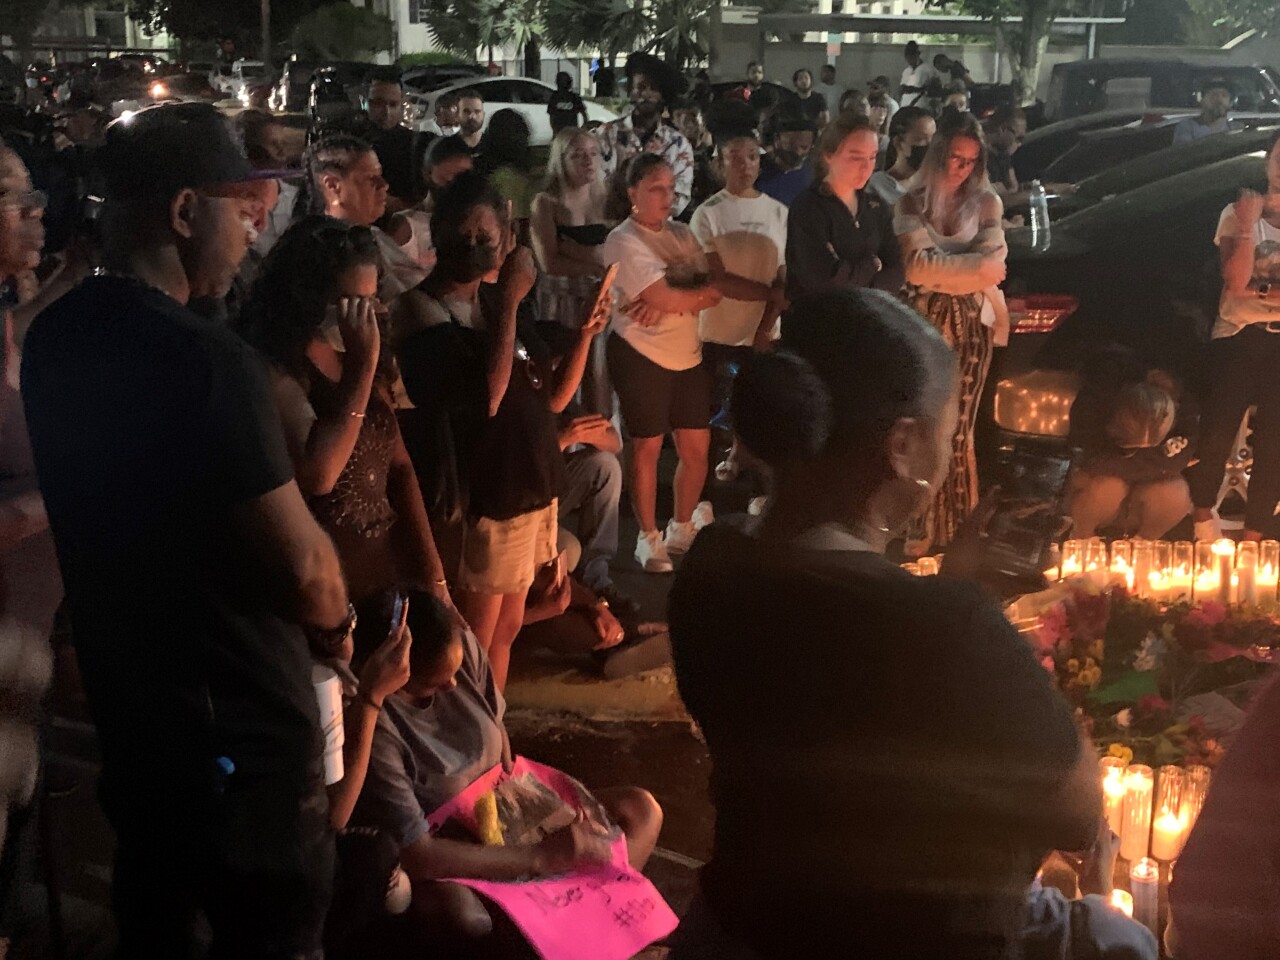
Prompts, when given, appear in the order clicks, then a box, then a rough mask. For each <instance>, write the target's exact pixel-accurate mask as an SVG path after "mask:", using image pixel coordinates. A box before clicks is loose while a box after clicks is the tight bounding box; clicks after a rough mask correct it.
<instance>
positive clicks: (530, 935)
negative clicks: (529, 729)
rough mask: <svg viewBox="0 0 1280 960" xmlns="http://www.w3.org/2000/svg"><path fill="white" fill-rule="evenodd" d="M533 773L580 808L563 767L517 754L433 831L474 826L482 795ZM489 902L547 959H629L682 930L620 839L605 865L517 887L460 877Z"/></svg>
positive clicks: (442, 812)
mask: <svg viewBox="0 0 1280 960" xmlns="http://www.w3.org/2000/svg"><path fill="white" fill-rule="evenodd" d="M526 774H532V775H533V776H535V777H537V779H538V780H540V781H541V782H542V783H543V784H545V785H546V786H547V787H549V788H551V789H552V790H554V791H555V792H556V793H557V794H558V795H559V796H560V798H561V799H562V800H564V801H565V802H566V803H568V804H569V805H570V806H572V807H574V808H575V809H577V808H578V807H580V806H581V799H580V797H579V795H578V791H577V789H576V788H575V787H574V785H573V781H571V780H570V779H569V778H568V777H566V776H565V775H564V774H562V773H561V772H560V771H559V770H555V769H553V768H551V767H547V766H543V765H542V764H538V763H534V762H533V761H531V760H525V759H524V758H523V757H517V758H516V761H515V764H514V766H513V767H512V769H511V771H510V772H509V773H506V772H504V771H503V770H502V768H501V767H500V766H499V767H494V768H493V769H492V770H490V771H489V772H488V773H486V774H484V775H482V776H481V777H479V778H478V779H477V780H476V781H475V782H474V783H472V784H471V785H470V786H469V787H467V789H466V790H464V791H463V792H462V793H460V794H459V795H458V796H457V797H454V799H453V800H451V801H450V802H449V803H447V804H445V805H444V806H443V807H441V808H440V809H439V810H437V811H435V812H434V813H433V814H431V816H429V817H428V818H427V822H428V823H429V824H430V825H431V828H432V830H433V831H435V830H438V829H439V828H440V827H441V826H442V825H443V824H444V823H445V822H446V821H447V820H449V819H450V818H452V817H455V816H457V817H458V818H460V819H462V820H463V821H464V822H468V823H470V821H471V811H472V810H473V809H474V808H475V801H476V798H477V797H479V796H480V795H481V794H483V793H486V792H487V791H489V790H492V789H493V788H494V786H496V785H497V784H498V783H501V782H502V781H503V780H505V779H507V778H509V777H521V776H524V775H526ZM452 882H453V883H458V884H461V885H463V886H465V887H470V888H471V889H472V890H475V891H476V892H477V893H479V894H481V895H483V896H485V897H488V898H489V899H490V900H492V901H493V902H494V903H496V904H497V905H498V906H499V907H501V908H502V909H503V910H504V911H505V912H506V914H507V915H508V916H509V917H511V919H512V921H513V922H514V923H515V924H516V926H517V927H519V928H520V931H521V933H523V934H524V935H525V937H526V939H528V941H529V943H530V944H532V945H533V947H534V949H536V950H537V951H538V954H539V955H540V956H541V957H542V958H543V960H628V958H630V957H633V956H635V955H636V954H637V953H639V952H640V951H641V950H643V949H644V948H645V947H647V946H648V945H649V944H651V943H653V942H654V941H656V940H661V939H662V938H663V937H665V936H666V935H667V934H669V933H671V931H672V930H674V929H675V928H676V924H677V923H678V922H679V921H678V919H677V918H676V915H675V913H673V912H672V910H671V908H670V907H669V906H668V905H667V902H666V901H665V900H663V899H662V895H661V894H660V893H658V891H657V888H655V887H654V885H653V884H652V883H650V882H649V881H648V880H647V879H646V878H645V877H644V876H643V875H642V874H641V873H640V872H639V871H637V870H634V869H633V868H632V867H631V865H630V864H628V863H627V844H626V841H625V840H624V839H623V838H622V837H618V838H617V839H616V840H615V841H614V842H613V859H612V861H611V862H610V863H609V864H607V865H604V866H600V867H595V868H592V869H588V870H580V871H577V872H574V873H571V874H566V875H564V876H561V877H549V878H539V879H537V880H529V881H524V882H517V883H502V882H496V881H490V880H454V881H452Z"/></svg>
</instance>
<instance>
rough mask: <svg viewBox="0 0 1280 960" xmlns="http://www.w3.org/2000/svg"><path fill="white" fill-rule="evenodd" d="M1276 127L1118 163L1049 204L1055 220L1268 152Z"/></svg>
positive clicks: (1231, 134)
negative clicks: (1183, 175) (1175, 178)
mask: <svg viewBox="0 0 1280 960" xmlns="http://www.w3.org/2000/svg"><path fill="white" fill-rule="evenodd" d="M1277 124H1278V125H1280V121H1277ZM1277 129H1278V127H1277V126H1268V127H1258V128H1254V129H1250V130H1239V131H1236V132H1234V133H1225V134H1223V135H1222V136H1217V137H1205V138H1204V139H1203V140H1197V141H1195V142H1194V143H1180V144H1178V145H1176V146H1169V147H1165V148H1164V149H1162V150H1157V151H1155V152H1154V153H1149V154H1147V155H1146V156H1143V157H1138V158H1137V159H1135V160H1130V161H1129V162H1127V163H1122V164H1119V165H1118V166H1115V167H1112V168H1111V169H1109V170H1104V171H1103V172H1102V173H1098V174H1095V175H1094V176H1092V177H1087V178H1085V179H1083V180H1080V181H1079V182H1077V184H1076V192H1075V193H1073V194H1070V195H1069V196H1062V197H1055V198H1052V199H1051V200H1050V201H1049V212H1050V214H1051V215H1052V217H1053V219H1054V221H1055V222H1056V221H1057V220H1059V219H1061V218H1062V217H1067V216H1070V215H1071V214H1073V213H1079V212H1080V211H1081V210H1084V209H1085V208H1087V207H1092V206H1093V205H1094V204H1096V203H1102V202H1103V201H1105V200H1110V199H1112V198H1113V197H1116V196H1119V195H1120V194H1122V193H1128V192H1129V191H1130V190H1136V189H1137V188H1138V187H1145V186H1146V185H1147V184H1150V183H1155V182H1156V181H1158V180H1165V179H1167V178H1169V177H1172V176H1176V175H1177V174H1180V173H1186V172H1187V171H1188V170H1199V169H1201V168H1202V167H1207V166H1209V165H1210V164H1214V163H1217V162H1218V161H1220V160H1229V159H1231V158H1232V157H1238V156H1241V155H1243V154H1246V153H1256V152H1258V151H1261V150H1265V149H1266V148H1267V145H1268V144H1269V143H1270V142H1271V139H1272V137H1274V136H1275V134H1276V130H1277Z"/></svg>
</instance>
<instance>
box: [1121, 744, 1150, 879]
mask: <svg viewBox="0 0 1280 960" xmlns="http://www.w3.org/2000/svg"><path fill="white" fill-rule="evenodd" d="M1154 781H1155V778H1154V775H1153V774H1152V772H1151V768H1150V767H1148V766H1144V765H1143V764H1140V763H1136V764H1134V765H1133V766H1131V767H1130V768H1129V769H1128V770H1126V771H1125V772H1124V822H1123V824H1122V827H1123V829H1121V831H1120V856H1122V857H1124V858H1125V859H1126V860H1128V861H1129V862H1130V863H1134V862H1136V861H1138V860H1141V859H1142V858H1143V857H1145V856H1146V855H1147V850H1148V843H1149V841H1150V839H1151V794H1152V791H1153V790H1154V788H1155V782H1154Z"/></svg>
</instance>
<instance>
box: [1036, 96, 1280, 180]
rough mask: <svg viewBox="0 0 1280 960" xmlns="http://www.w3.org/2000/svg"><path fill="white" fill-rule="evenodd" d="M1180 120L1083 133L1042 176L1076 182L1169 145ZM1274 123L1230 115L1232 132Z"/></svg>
mask: <svg viewBox="0 0 1280 960" xmlns="http://www.w3.org/2000/svg"><path fill="white" fill-rule="evenodd" d="M1181 122H1182V121H1181V120H1180V119H1178V118H1176V117H1173V118H1167V119H1161V120H1152V121H1151V122H1148V123H1141V124H1135V125H1132V126H1129V127H1121V128H1118V129H1114V130H1098V131H1094V132H1092V133H1086V134H1085V135H1084V136H1082V137H1081V138H1080V142H1079V143H1077V144H1076V145H1075V146H1074V147H1072V148H1071V149H1070V150H1068V151H1067V152H1066V153H1064V154H1063V155H1062V156H1061V157H1059V158H1058V159H1057V160H1055V161H1054V162H1053V163H1051V164H1049V166H1048V167H1046V168H1045V171H1044V177H1043V179H1045V180H1047V181H1050V182H1052V183H1079V182H1080V181H1081V180H1084V179H1085V178H1087V177H1092V176H1094V175H1095V174H1099V173H1102V172H1103V171H1105V170H1109V169H1111V168H1112V167H1115V166H1119V165H1122V164H1124V163H1127V162H1128V161H1130V160H1136V159H1138V158H1139V157H1144V156H1147V155H1149V154H1152V153H1155V152H1156V151H1159V150H1163V149H1165V148H1166V147H1171V146H1173V135H1174V131H1175V130H1176V128H1177V126H1178V124H1179V123H1181ZM1276 123H1280V115H1277V114H1273V113H1272V114H1267V113H1253V114H1245V115H1240V114H1233V115H1232V117H1231V121H1230V125H1231V129H1232V130H1234V131H1243V130H1249V129H1252V128H1254V127H1257V126H1258V125H1260V124H1268V125H1271V126H1274V125H1275V124H1276ZM1206 139H1208V140H1212V139H1215V138H1214V137H1207V138H1206Z"/></svg>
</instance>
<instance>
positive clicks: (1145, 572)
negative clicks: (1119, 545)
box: [1131, 540, 1155, 597]
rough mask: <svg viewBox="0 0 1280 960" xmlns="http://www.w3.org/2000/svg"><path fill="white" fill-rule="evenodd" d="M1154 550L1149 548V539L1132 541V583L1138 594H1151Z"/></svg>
mask: <svg viewBox="0 0 1280 960" xmlns="http://www.w3.org/2000/svg"><path fill="white" fill-rule="evenodd" d="M1154 560H1155V551H1153V550H1152V549H1151V541H1150V540H1134V541H1133V583H1132V584H1131V589H1132V588H1133V587H1136V588H1137V590H1138V596H1140V597H1149V596H1151V574H1152V572H1153V571H1154Z"/></svg>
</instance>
